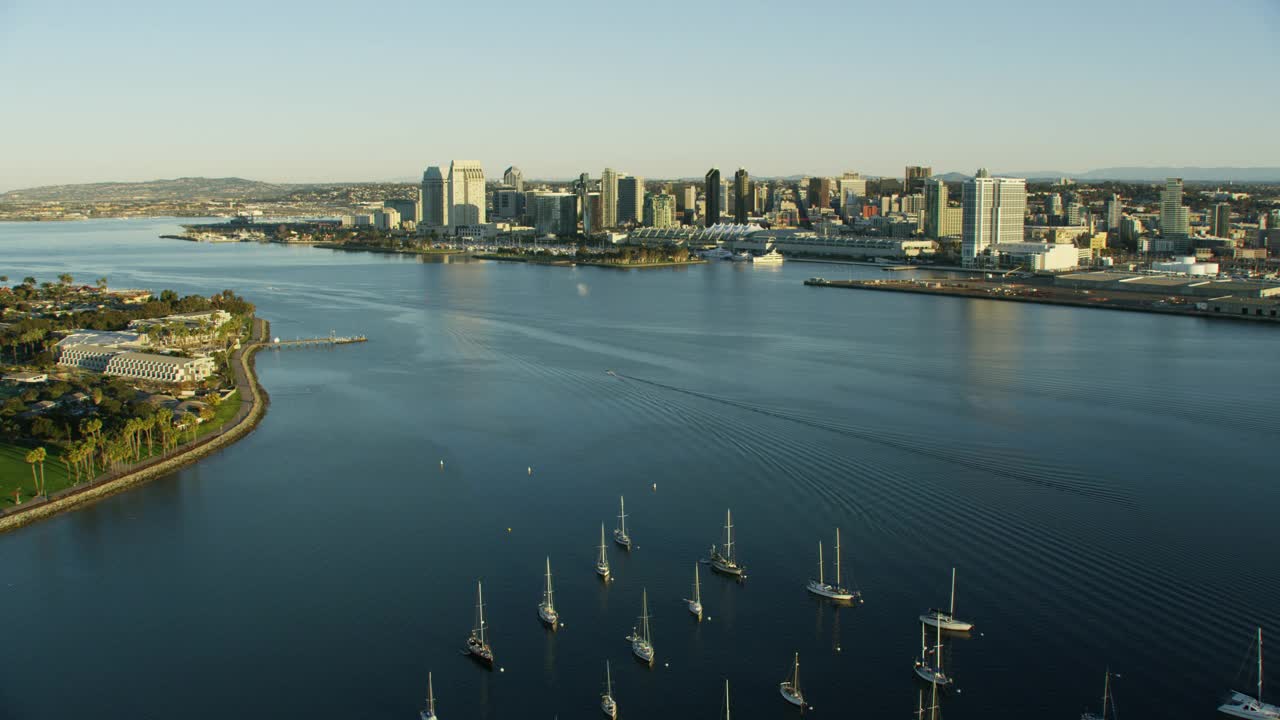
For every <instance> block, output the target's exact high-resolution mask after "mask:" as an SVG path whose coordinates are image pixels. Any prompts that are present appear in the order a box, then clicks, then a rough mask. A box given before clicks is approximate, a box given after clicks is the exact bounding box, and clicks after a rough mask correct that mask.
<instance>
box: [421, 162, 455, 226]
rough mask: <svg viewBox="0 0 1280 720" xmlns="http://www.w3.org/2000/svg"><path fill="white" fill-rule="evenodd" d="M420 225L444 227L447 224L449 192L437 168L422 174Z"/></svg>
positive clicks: (430, 168) (433, 167) (434, 166)
mask: <svg viewBox="0 0 1280 720" xmlns="http://www.w3.org/2000/svg"><path fill="white" fill-rule="evenodd" d="M422 224H423V225H426V226H427V227H444V226H446V225H448V224H449V191H448V189H447V188H446V186H445V182H444V174H443V173H441V172H440V168H439V166H436V165H432V166H431V167H429V168H427V171H426V172H424V173H422Z"/></svg>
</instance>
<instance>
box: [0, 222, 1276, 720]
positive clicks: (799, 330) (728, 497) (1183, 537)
mask: <svg viewBox="0 0 1280 720" xmlns="http://www.w3.org/2000/svg"><path fill="white" fill-rule="evenodd" d="M174 227H175V224H174V222H172V221H163V220H134V221H101V222H89V223H78V224H0V273H3V274H7V275H8V276H9V277H10V278H11V280H12V279H14V278H21V277H23V276H25V275H37V276H38V277H39V279H41V280H43V279H47V278H52V277H53V276H54V275H56V274H57V273H60V272H64V271H66V272H71V273H73V274H74V275H76V277H77V278H81V279H90V280H91V279H92V278H96V277H99V276H102V275H106V276H108V277H110V279H111V282H112V285H113V286H117V287H121V286H133V287H149V288H154V289H157V290H158V289H161V288H165V287H173V288H175V289H177V290H179V291H180V292H183V293H188V292H201V293H211V292H216V291H220V290H222V289H224V288H228V287H230V288H234V289H236V290H237V291H238V292H240V293H242V294H244V295H245V296H246V297H248V298H249V299H250V300H252V301H253V302H255V303H256V304H257V305H258V308H259V312H260V314H261V315H262V316H264V317H266V318H268V319H269V320H271V321H272V326H273V333H274V334H275V335H278V336H281V337H294V336H314V335H323V334H327V333H328V332H329V331H330V330H331V329H332V330H335V331H337V332H338V333H339V334H351V333H364V334H366V335H368V336H369V337H370V338H371V342H369V343H368V344H366V345H360V346H349V347H342V348H336V349H331V350H299V351H284V352H264V353H262V354H260V355H259V356H258V368H259V371H260V375H261V378H262V382H263V384H264V385H265V386H266V388H267V389H268V391H269V392H270V393H271V396H272V405H271V408H270V412H269V414H268V416H267V418H266V420H265V421H264V422H263V423H262V425H261V426H260V427H259V428H258V429H257V430H256V431H255V432H254V433H252V434H251V435H250V436H249V437H248V438H247V439H245V440H244V441H242V442H240V443H239V444H237V445H235V446H234V447H232V448H230V449H228V450H226V451H224V452H222V453H220V454H218V455H217V456H215V457H212V458H210V459H207V460H205V461H202V462H201V463H199V464H198V465H195V466H193V467H190V468H188V469H186V470H183V471H182V472H179V473H177V474H175V475H174V476H172V477H169V478H165V479H162V480H159V481H156V482H153V483H151V484H149V485H146V486H144V487H142V488H139V489H137V490H134V491H131V492H129V493H126V494H122V495H118V496H116V497H113V498H110V499H108V500H105V501H103V502H100V503H98V504H95V505H93V506H91V507H88V508H85V509H82V510H80V511H77V512H73V513H70V514H67V515H64V516H62V517H59V518H55V519H53V520H50V521H47V522H43V523H40V524H37V525H35V526H32V527H30V528H26V529H23V530H21V531H19V532H16V533H10V534H7V535H3V536H0V567H3V568H4V571H3V572H4V584H3V587H0V598H3V600H2V601H0V607H2V608H3V610H4V625H3V627H4V629H3V631H0V637H3V640H4V652H3V654H0V678H3V679H2V680H0V717H3V718H61V717H89V716H93V717H109V718H116V717H120V718H125V717H128V718H175V717H183V718H227V717H307V718H410V717H415V715H414V713H415V712H416V711H417V709H418V708H419V707H420V705H421V703H422V696H423V695H424V694H425V684H426V674H427V671H428V670H432V671H433V672H434V674H435V687H436V693H437V696H438V699H439V709H440V713H441V716H442V717H445V718H461V717H469V718H511V717H517V716H519V717H541V718H552V717H554V716H556V715H559V716H560V717H562V718H566V719H568V718H593V717H598V716H599V711H598V709H597V704H596V703H597V696H598V693H599V690H600V686H601V684H602V683H603V679H604V678H603V674H604V662H605V660H606V659H609V660H611V661H612V663H613V667H614V681H615V690H616V695H617V698H618V701H619V704H620V708H621V710H620V714H621V715H622V716H624V717H632V718H635V717H656V716H658V714H659V713H664V714H666V715H667V716H675V717H704V718H709V717H715V716H716V713H717V712H718V709H719V706H720V693H721V687H722V685H721V683H722V682H723V678H725V677H728V678H729V679H730V681H731V683H732V686H733V701H734V713H735V716H736V717H738V718H786V717H793V716H794V715H795V713H793V712H792V711H791V709H790V708H789V707H788V706H785V705H784V704H783V701H782V699H781V698H780V697H779V696H778V693H777V683H778V682H779V681H780V680H781V679H782V678H783V676H784V675H785V674H786V672H787V671H788V668H789V663H790V659H791V655H792V653H793V652H796V651H799V652H800V657H801V663H802V665H801V667H802V670H801V673H802V677H801V680H802V685H803V687H804V689H805V692H806V694H807V695H808V697H809V699H810V701H811V702H812V703H813V704H814V705H815V706H816V708H817V712H818V714H819V717H849V716H860V717H874V718H888V717H907V716H909V714H910V713H911V712H913V711H914V709H915V706H916V700H917V689H918V688H919V687H920V686H919V685H917V683H916V682H915V679H914V675H913V674H912V672H911V662H912V658H913V656H914V655H915V654H916V653H917V652H918V648H919V625H918V623H917V621H916V616H917V615H918V614H919V613H920V612H922V611H923V610H924V609H925V608H927V607H929V606H930V605H937V604H942V603H945V602H946V599H947V597H946V593H947V589H948V573H949V569H950V568H951V567H952V566H953V565H955V566H957V567H958V568H959V569H960V585H959V603H958V604H959V609H960V614H961V615H962V616H964V617H966V618H970V619H972V620H973V621H974V622H976V623H977V624H978V630H979V632H978V633H977V634H976V635H975V637H974V638H972V639H968V640H956V641H954V642H951V643H949V644H948V647H947V650H946V652H947V658H948V659H949V660H950V662H951V666H950V667H951V669H952V671H953V672H954V675H955V676H956V678H957V680H958V685H959V687H960V688H962V692H961V693H959V694H953V695H951V696H949V697H947V698H946V699H945V700H944V705H943V707H944V715H945V716H946V717H948V718H956V719H959V720H963V719H965V718H991V717H1045V718H1047V717H1066V718H1072V717H1078V714H1079V712H1080V711H1081V710H1082V709H1084V708H1085V707H1086V706H1089V707H1095V706H1096V705H1097V697H1098V696H1099V694H1100V692H1101V689H1100V687H1099V685H1100V683H1101V680H1102V673H1103V670H1104V668H1105V667H1107V666H1108V665H1109V666H1110V667H1111V668H1112V669H1113V670H1116V671H1117V672H1120V673H1122V674H1123V675H1124V678H1123V679H1122V680H1120V681H1118V685H1117V687H1116V694H1117V701H1118V703H1119V706H1120V711H1121V713H1122V716H1128V717H1153V718H1154V717H1163V718H1175V717H1200V718H1210V717H1213V716H1214V707H1215V705H1216V701H1217V699H1218V696H1219V695H1220V693H1221V692H1222V691H1224V690H1226V689H1227V688H1228V687H1229V686H1231V685H1233V684H1234V685H1236V686H1240V687H1241V688H1242V689H1243V686H1244V684H1245V683H1246V682H1248V679H1247V678H1246V677H1244V676H1238V675H1237V668H1238V667H1239V666H1240V664H1241V660H1242V658H1243V656H1244V653H1245V651H1246V649H1247V646H1248V644H1249V642H1250V640H1251V633H1252V632H1253V628H1254V626H1256V625H1259V624H1261V625H1263V626H1264V627H1266V628H1269V629H1277V630H1280V577H1278V574H1280V572H1278V571H1280V568H1278V565H1280V564H1278V563H1277V560H1276V555H1275V553H1276V548H1277V547H1280V530H1278V528H1280V525H1278V524H1277V523H1276V518H1277V517H1278V514H1280V489H1278V488H1277V485H1276V483H1275V481H1274V478H1275V470H1274V468H1275V459H1274V458H1275V454H1274V448H1275V442H1276V430H1275V427H1276V423H1275V417H1276V414H1277V412H1278V411H1280V376H1278V375H1277V373H1276V372H1275V363H1276V358H1277V357H1278V356H1280V333H1277V331H1276V329H1275V328H1273V327H1264V326H1253V325H1248V324H1237V323H1230V322H1216V323H1215V322H1209V321H1204V320H1200V319H1190V318H1161V317H1153V316H1147V315H1142V314H1127V313H1109V312H1102V311H1090V310H1084V309H1074V308H1057V307H1047V306H1045V307H1035V306H1023V305H1014V304H1009V303H996V302H982V301H970V300H962V299H941V298H928V297H917V296H909V295H897V294H889V293H868V292H856V291H844V290H833V289H821V288H808V287H804V286H803V285H802V284H801V281H802V280H803V279H804V278H805V277H808V276H811V275H823V276H825V277H828V278H835V277H876V276H878V275H879V274H880V273H878V271H876V270H874V269H873V268H848V267H839V266H830V265H814V264H808V263H787V264H785V265H783V266H781V267H742V266H740V265H731V264H720V265H710V266H703V267H696V268H687V269H680V270H657V271H644V272H617V271H609V270H602V269H594V268H580V269H564V268H545V267H527V266H523V265H517V264H505V263H491V262H464V261H459V260H454V261H450V262H419V261H418V260H417V259H415V258H400V257H387V256H380V255H372V254H357V253H342V252H335V251H328V250H317V249H312V248H290V247H279V246H262V245H255V244H237V245H204V244H190V243H183V242H179V241H172V240H161V239H158V238H157V237H156V236H157V235H159V234H161V233H166V232H171V231H173V230H174ZM610 369H612V370H614V371H615V372H617V373H619V374H620V375H622V376H623V377H613V376H610V375H608V374H606V370H610ZM442 459H443V460H444V461H445V467H444V469H443V470H441V469H440V466H439V463H440V461H441V460H442ZM528 467H532V468H533V473H532V475H530V474H528V472H527V470H526V468H528ZM655 483H656V490H655V489H654V488H653V485H654V484H655ZM619 495H625V496H626V498H627V508H628V512H629V514H630V519H629V526H630V528H631V530H632V535H633V537H634V539H635V542H636V543H637V549H636V550H635V551H634V552H633V553H632V554H630V555H629V556H627V555H624V554H622V553H621V552H619V551H618V549H617V548H616V547H613V546H612V545H611V547H610V556H611V559H612V561H613V564H614V571H615V574H616V576H617V581H616V582H615V583H613V584H612V585H610V586H608V587H605V586H603V585H602V584H601V583H599V582H598V580H597V578H596V577H595V575H594V572H593V569H592V562H593V558H594V553H595V545H596V543H597V541H598V540H597V539H598V536H599V528H600V523H601V522H604V523H606V526H607V527H609V528H612V527H613V526H614V523H615V522H616V518H615V515H616V513H617V502H618V496H619ZM730 507H731V508H732V509H733V513H734V523H735V527H736V536H737V537H736V539H737V540H738V541H739V545H738V550H739V553H740V557H741V558H742V559H743V561H744V562H745V563H746V565H747V566H748V568H749V573H750V578H749V579H748V580H747V581H746V583H745V584H743V585H741V586H738V585H735V584H732V583H729V582H726V581H724V580H722V579H721V578H719V577H716V576H713V575H711V574H710V573H709V572H707V568H705V567H704V568H703V569H702V572H703V577H702V580H703V599H704V603H705V605H706V608H707V609H706V612H707V614H708V615H709V619H708V620H707V621H706V622H704V623H702V624H701V625H699V624H696V623H695V622H694V621H693V619H692V618H691V617H690V616H689V615H688V613H687V611H686V610H685V608H684V605H683V603H682V602H681V598H683V597H686V596H687V594H688V592H689V591H690V588H689V584H690V582H691V580H692V577H691V576H692V573H693V568H694V563H695V561H696V560H697V559H698V558H699V557H702V556H704V555H705V553H706V549H707V546H708V545H709V544H710V543H712V542H716V541H718V540H719V538H720V535H721V532H722V530H721V525H722V524H723V521H724V513H725V509H726V508H730ZM836 526H839V527H840V528H841V532H842V539H843V544H844V559H845V563H846V564H845V573H846V576H849V575H851V576H852V577H853V579H854V582H855V583H856V585H857V586H858V587H860V588H861V590H862V591H863V593H864V594H865V596H866V598H867V601H866V604H865V605H863V606H861V607H858V608H853V609H841V610H836V609H834V608H832V607H831V606H827V605H823V604H821V603H818V602H815V601H814V600H813V599H811V598H810V597H809V596H808V595H807V594H806V592H805V590H804V583H805V581H806V579H807V578H808V577H810V575H812V574H813V573H814V571H815V568H814V565H815V563H816V547H815V545H816V543H817V542H818V541H820V540H821V541H823V542H824V543H825V544H826V546H827V547H828V548H830V544H831V540H832V537H831V536H832V534H833V529H834V528H835V527H836ZM548 555H549V556H550V557H551V563H552V569H553V572H554V573H555V579H556V594H557V605H558V607H559V609H560V612H561V615H562V617H563V618H564V620H565V623H566V627H565V628H564V629H562V630H561V631H560V632H559V633H558V634H555V635H551V634H548V633H546V632H545V631H543V630H542V628H541V627H540V625H539V624H538V621H537V617H536V612H535V608H536V604H537V602H538V599H539V594H540V590H541V574H542V568H543V560H544V558H545V557H546V556H548ZM478 578H482V579H483V580H484V583H485V598H486V601H487V606H488V614H489V619H490V621H491V624H492V625H491V631H492V634H491V637H492V642H493V645H494V649H495V652H496V654H497V658H498V665H499V666H501V667H502V668H503V669H504V670H505V672H501V673H499V672H494V673H492V674H490V673H487V672H484V671H483V670H481V669H479V668H478V667H477V666H475V665H474V664H472V663H471V662H470V661H469V660H468V659H467V658H465V657H463V656H462V655H460V654H459V653H460V649H461V648H462V644H463V641H464V639H465V637H466V634H467V631H468V629H469V628H470V627H471V626H472V622H473V616H474V593H475V581H476V580H477V579H478ZM642 588H647V589H648V592H649V598H650V607H651V609H652V613H653V633H654V644H655V646H656V648H657V655H658V663H657V664H656V666H655V667H654V668H653V669H652V670H648V669H644V668H643V667H641V666H639V665H638V664H636V663H635V662H634V661H633V660H632V658H631V655H630V649H629V645H628V643H626V642H625V641H624V637H625V636H626V635H627V633H628V632H629V631H630V629H631V626H632V624H633V623H634V622H635V616H636V615H638V614H639V611H640V594H641V590H642Z"/></svg>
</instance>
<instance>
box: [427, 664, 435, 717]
mask: <svg viewBox="0 0 1280 720" xmlns="http://www.w3.org/2000/svg"><path fill="white" fill-rule="evenodd" d="M435 716H436V691H435V688H434V687H433V686H432V683H431V673H427V717H435Z"/></svg>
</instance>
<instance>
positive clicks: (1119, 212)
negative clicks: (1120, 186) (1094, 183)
mask: <svg viewBox="0 0 1280 720" xmlns="http://www.w3.org/2000/svg"><path fill="white" fill-rule="evenodd" d="M1123 215H1124V204H1123V203H1121V202H1120V196H1119V195H1116V194H1115V193H1112V194H1111V197H1109V198H1107V230H1119V229H1120V218H1121V217H1122V216H1123Z"/></svg>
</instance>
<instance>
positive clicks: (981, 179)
mask: <svg viewBox="0 0 1280 720" xmlns="http://www.w3.org/2000/svg"><path fill="white" fill-rule="evenodd" d="M961 207H962V209H963V215H962V228H961V259H962V260H963V262H964V264H965V265H966V266H969V265H977V264H982V260H981V258H982V257H983V256H984V255H988V254H989V252H988V249H989V248H991V246H993V245H998V244H1000V243H1020V242H1022V235H1023V232H1022V228H1023V225H1024V224H1025V222H1026V218H1025V215H1026V209H1027V181H1026V180H1024V179H1021V178H993V177H991V174H990V173H988V172H987V170H986V168H982V169H980V170H978V174H977V176H976V177H974V178H973V179H971V180H968V181H966V182H965V183H964V186H963V192H962V193H961Z"/></svg>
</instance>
